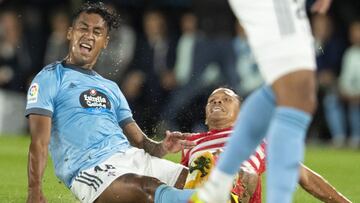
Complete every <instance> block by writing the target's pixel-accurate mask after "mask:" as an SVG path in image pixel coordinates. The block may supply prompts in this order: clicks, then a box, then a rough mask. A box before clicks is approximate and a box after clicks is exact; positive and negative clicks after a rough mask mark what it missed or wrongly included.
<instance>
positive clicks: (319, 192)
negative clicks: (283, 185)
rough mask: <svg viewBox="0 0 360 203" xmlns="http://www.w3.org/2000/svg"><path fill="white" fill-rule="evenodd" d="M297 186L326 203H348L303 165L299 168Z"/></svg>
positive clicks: (327, 183) (321, 178) (342, 196)
mask: <svg viewBox="0 0 360 203" xmlns="http://www.w3.org/2000/svg"><path fill="white" fill-rule="evenodd" d="M299 184H300V185H301V187H302V188H304V189H305V190H306V191H307V192H308V193H310V194H311V195H313V196H314V197H316V198H317V199H319V200H321V201H322V202H326V203H350V202H351V201H350V200H348V199H347V198H346V197H345V196H344V195H342V194H341V193H340V192H338V191H336V189H335V188H334V187H333V186H332V185H330V183H329V182H327V181H326V180H325V179H324V178H323V177H321V176H320V175H319V174H317V173H315V172H314V171H312V170H311V169H309V168H308V167H306V166H305V165H303V164H301V167H300V180H299Z"/></svg>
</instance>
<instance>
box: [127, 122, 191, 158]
mask: <svg viewBox="0 0 360 203" xmlns="http://www.w3.org/2000/svg"><path fill="white" fill-rule="evenodd" d="M123 130H124V133H125V135H126V137H127V138H128V139H129V141H130V144H131V145H132V146H134V147H138V148H141V149H144V150H145V151H146V152H147V153H149V154H151V155H153V156H156V157H163V156H165V155H166V154H167V153H176V152H179V151H180V150H181V149H183V148H189V147H193V146H194V145H195V143H193V142H191V141H186V140H185V137H186V136H188V133H180V132H169V131H166V135H165V138H164V140H162V141H161V142H156V141H154V140H152V139H150V138H148V137H147V136H146V135H145V133H144V132H143V131H142V130H141V129H140V127H139V126H138V125H137V124H136V122H131V123H129V124H127V125H125V126H123Z"/></svg>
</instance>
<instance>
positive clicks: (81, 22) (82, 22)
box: [79, 21, 105, 30]
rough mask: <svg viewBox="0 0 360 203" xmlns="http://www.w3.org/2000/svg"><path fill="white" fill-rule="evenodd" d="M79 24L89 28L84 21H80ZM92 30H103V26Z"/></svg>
mask: <svg viewBox="0 0 360 203" xmlns="http://www.w3.org/2000/svg"><path fill="white" fill-rule="evenodd" d="M79 24H81V25H85V26H86V27H89V24H87V23H86V22H85V21H80V22H79ZM94 29H99V30H105V28H104V27H103V26H95V27H94Z"/></svg>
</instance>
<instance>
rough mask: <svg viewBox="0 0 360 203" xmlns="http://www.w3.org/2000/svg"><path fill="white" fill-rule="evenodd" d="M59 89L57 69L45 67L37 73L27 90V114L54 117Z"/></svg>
mask: <svg viewBox="0 0 360 203" xmlns="http://www.w3.org/2000/svg"><path fill="white" fill-rule="evenodd" d="M57 91H58V77H57V74H56V70H55V69H46V68H44V69H43V70H42V71H41V72H39V73H38V74H37V75H36V77H35V78H34V80H33V81H32V83H31V85H30V87H29V90H28V92H27V102H26V111H25V116H29V115H30V114H38V115H44V116H49V117H52V115H53V112H54V98H55V96H56V93H57Z"/></svg>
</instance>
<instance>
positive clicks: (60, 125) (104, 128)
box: [25, 62, 133, 187]
mask: <svg viewBox="0 0 360 203" xmlns="http://www.w3.org/2000/svg"><path fill="white" fill-rule="evenodd" d="M29 114H39V115H45V116H49V117H51V118H52V128H51V139H50V152H51V157H52V159H53V162H54V165H55V172H56V175H57V177H58V178H60V180H62V181H63V182H64V183H65V184H66V185H67V186H68V187H70V185H71V183H72V180H73V178H74V177H75V176H76V175H77V174H78V173H79V172H80V171H81V170H84V169H87V168H90V167H94V166H96V165H97V164H99V163H100V162H102V161H104V160H105V159H107V158H109V157H110V156H111V155H113V154H114V153H115V152H117V151H123V150H126V149H128V148H129V147H130V144H129V141H128V140H127V138H126V137H125V135H124V133H123V131H122V129H121V128H120V126H124V125H126V124H128V123H129V122H132V121H133V118H132V113H131V111H130V108H129V105H128V103H127V101H126V99H125V97H124V95H123V94H122V92H121V91H120V89H119V87H118V86H117V85H116V84H115V83H114V82H112V81H110V80H107V79H105V78H103V77H102V76H100V75H99V74H97V73H96V72H94V71H92V70H86V69H82V68H79V67H74V66H70V65H65V64H63V63H61V62H56V63H53V64H50V65H48V66H46V67H45V68H44V69H43V70H41V72H40V73H38V74H37V75H36V77H35V78H34V80H33V82H32V84H31V86H30V88H29V91H28V95H27V105H26V113H25V115H26V116H28V115H29ZM119 125H120V126H119Z"/></svg>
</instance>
